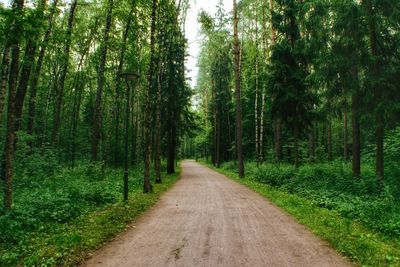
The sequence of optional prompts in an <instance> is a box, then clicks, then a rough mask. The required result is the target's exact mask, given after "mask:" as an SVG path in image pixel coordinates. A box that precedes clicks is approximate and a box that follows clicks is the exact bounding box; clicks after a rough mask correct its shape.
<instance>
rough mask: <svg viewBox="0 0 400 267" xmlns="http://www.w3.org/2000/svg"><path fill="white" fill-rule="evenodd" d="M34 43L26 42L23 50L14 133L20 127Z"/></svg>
mask: <svg viewBox="0 0 400 267" xmlns="http://www.w3.org/2000/svg"><path fill="white" fill-rule="evenodd" d="M35 52H36V43H35V41H33V40H32V39H30V40H28V43H27V45H26V48H25V55H24V60H23V64H22V70H21V74H20V78H19V82H18V87H17V92H16V99H15V131H19V129H20V126H21V117H22V108H23V106H24V100H25V95H26V90H27V88H28V82H29V78H30V75H31V70H32V65H33V61H34V59H35Z"/></svg>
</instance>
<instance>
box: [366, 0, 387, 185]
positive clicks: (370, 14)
mask: <svg viewBox="0 0 400 267" xmlns="http://www.w3.org/2000/svg"><path fill="white" fill-rule="evenodd" d="M363 3H364V4H365V7H366V13H367V20H368V31H369V39H370V46H371V55H372V56H373V58H374V60H375V62H374V66H373V72H374V74H375V75H376V76H378V75H379V73H380V71H379V69H380V65H381V57H382V55H381V52H380V51H379V50H378V32H377V30H376V21H375V18H374V16H375V14H374V7H373V3H372V1H371V0H364V1H363ZM381 90H382V89H381V88H379V86H377V85H375V86H374V88H373V93H374V100H375V124H376V125H375V144H376V175H377V177H378V183H379V186H380V187H381V188H382V186H383V179H384V153H383V152H384V146H383V145H384V135H385V129H384V121H385V120H384V116H383V107H382V106H383V105H382V102H383V101H382V93H381Z"/></svg>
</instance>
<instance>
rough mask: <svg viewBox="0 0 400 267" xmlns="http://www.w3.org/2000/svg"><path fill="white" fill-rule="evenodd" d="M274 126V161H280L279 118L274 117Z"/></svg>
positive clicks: (280, 131) (280, 126)
mask: <svg viewBox="0 0 400 267" xmlns="http://www.w3.org/2000/svg"><path fill="white" fill-rule="evenodd" d="M274 124H275V128H274V132H275V134H274V139H275V161H276V162H280V161H281V160H282V143H281V136H282V123H281V120H280V119H275V122H274Z"/></svg>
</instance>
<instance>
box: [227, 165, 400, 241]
mask: <svg viewBox="0 0 400 267" xmlns="http://www.w3.org/2000/svg"><path fill="white" fill-rule="evenodd" d="M235 168H236V166H234V165H232V164H223V165H222V169H225V170H229V171H234V170H235ZM246 169H247V170H248V173H247V176H248V177H249V179H254V180H255V181H257V182H260V183H263V184H268V185H270V186H272V187H276V188H278V189H279V190H282V191H285V192H288V193H291V194H295V195H298V196H301V197H303V198H306V199H308V200H310V201H311V203H312V204H313V205H315V206H316V207H321V208H327V209H329V210H333V211H335V212H338V213H339V214H341V215H342V216H343V217H345V218H349V219H354V220H356V221H358V222H360V223H361V224H363V225H364V227H366V228H369V229H371V230H373V231H376V232H377V233H380V234H382V235H385V236H387V237H388V238H393V239H397V240H400V223H399V218H400V205H399V204H398V200H399V199H400V195H399V194H396V192H399V189H398V184H395V183H391V182H389V181H392V180H391V179H389V180H388V181H386V183H385V191H384V192H381V191H380V190H379V188H378V187H377V184H376V177H375V174H374V170H373V168H372V167H370V166H365V167H364V168H363V170H362V173H361V177H360V178H359V179H355V178H353V176H352V171H351V166H350V165H349V164H346V163H343V162H341V161H336V162H334V163H332V164H328V163H321V164H313V165H305V166H301V167H299V168H298V169H296V168H295V167H294V166H292V165H287V164H282V165H274V164H263V165H261V166H259V167H257V166H256V164H254V163H248V164H246Z"/></svg>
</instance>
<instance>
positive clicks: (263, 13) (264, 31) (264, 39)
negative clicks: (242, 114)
mask: <svg viewBox="0 0 400 267" xmlns="http://www.w3.org/2000/svg"><path fill="white" fill-rule="evenodd" d="M265 8H266V0H263V7H262V18H263V19H262V27H263V36H262V40H263V55H264V60H267V49H268V43H267V20H266V13H265ZM266 90H267V88H266V83H265V82H264V86H263V88H262V93H261V116H260V121H261V125H260V152H261V153H260V162H263V161H264V115H265V104H266V103H265V102H266V101H265V93H266Z"/></svg>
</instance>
